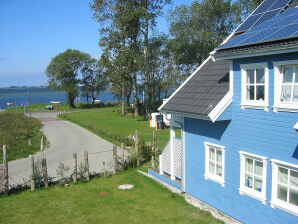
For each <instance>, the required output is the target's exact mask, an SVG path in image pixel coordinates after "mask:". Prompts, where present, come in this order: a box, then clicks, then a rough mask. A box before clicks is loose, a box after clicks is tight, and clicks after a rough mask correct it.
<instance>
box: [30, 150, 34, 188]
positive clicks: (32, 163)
mask: <svg viewBox="0 0 298 224" xmlns="http://www.w3.org/2000/svg"><path fill="white" fill-rule="evenodd" d="M29 170H30V183H31V191H34V190H35V180H34V157H33V156H32V155H30V156H29Z"/></svg>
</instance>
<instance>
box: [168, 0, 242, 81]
mask: <svg viewBox="0 0 298 224" xmlns="http://www.w3.org/2000/svg"><path fill="white" fill-rule="evenodd" d="M237 6H238V5H237V4H236V3H235V2H232V1H231V0H202V1H201V2H199V1H194V2H193V3H192V4H191V5H190V6H186V5H182V6H178V7H176V8H175V9H174V10H172V11H170V13H169V15H168V20H169V21H170V34H171V37H172V38H171V40H170V43H171V51H172V54H173V56H174V60H175V63H176V64H177V65H178V66H179V67H180V69H181V72H182V73H183V74H186V75H189V74H190V72H191V71H192V70H193V69H194V68H196V67H197V66H198V65H199V64H201V63H202V61H203V60H204V59H205V58H207V57H208V55H209V52H210V51H212V50H213V49H214V48H215V47H216V46H218V45H219V44H220V43H221V42H222V41H223V39H224V38H225V37H227V36H228V34H229V33H231V31H232V30H233V28H234V27H235V26H236V25H237V24H238V22H239V17H238V14H237V13H238V11H237Z"/></svg>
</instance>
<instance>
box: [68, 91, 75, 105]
mask: <svg viewBox="0 0 298 224" xmlns="http://www.w3.org/2000/svg"><path fill="white" fill-rule="evenodd" d="M74 100H75V97H74V95H73V94H71V93H68V103H69V106H70V107H71V108H76V106H75V104H74Z"/></svg>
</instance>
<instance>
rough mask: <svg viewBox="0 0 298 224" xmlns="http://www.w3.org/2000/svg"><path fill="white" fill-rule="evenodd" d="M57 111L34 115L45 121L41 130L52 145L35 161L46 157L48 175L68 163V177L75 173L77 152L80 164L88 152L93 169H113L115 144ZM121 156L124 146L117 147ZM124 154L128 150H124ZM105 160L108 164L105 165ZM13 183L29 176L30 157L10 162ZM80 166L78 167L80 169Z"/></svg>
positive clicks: (55, 173)
mask: <svg viewBox="0 0 298 224" xmlns="http://www.w3.org/2000/svg"><path fill="white" fill-rule="evenodd" d="M56 115H57V113H56V112H36V113H32V117H35V118H37V119H39V120H40V121H41V122H42V124H43V127H42V131H43V133H44V134H45V135H46V137H47V140H48V141H49V142H50V146H49V147H48V148H47V149H45V150H44V152H41V151H39V152H38V153H36V154H35V155H34V160H35V162H36V161H38V160H40V159H41V158H42V157H45V158H46V159H47V167H48V175H49V176H51V177H56V178H57V179H58V178H59V176H58V175H57V171H56V169H57V167H58V166H59V164H60V163H63V164H64V165H65V166H68V167H69V168H70V170H69V171H68V172H67V173H66V175H67V176H69V175H70V174H71V173H72V155H73V153H74V152H76V153H77V156H78V166H79V164H80V163H81V162H83V154H84V151H85V150H87V151H88V153H89V170H90V172H97V173H98V172H102V171H103V170H104V169H107V170H111V169H112V155H113V153H112V148H113V144H112V143H110V142H108V141H106V140H104V139H102V138H100V137H98V136H97V135H95V134H93V133H91V132H89V131H88V130H86V129H84V128H82V127H80V126H78V125H76V124H73V123H71V122H69V121H64V120H59V119H58V118H56ZM117 153H118V155H122V154H123V151H122V149H119V148H118V151H117ZM125 155H127V153H126V152H125ZM103 162H105V166H103ZM8 167H9V177H10V180H9V182H10V185H12V184H14V185H15V184H21V183H24V182H27V181H28V179H29V159H28V158H23V159H18V160H14V161H11V162H9V163H8ZM78 169H79V168H78Z"/></svg>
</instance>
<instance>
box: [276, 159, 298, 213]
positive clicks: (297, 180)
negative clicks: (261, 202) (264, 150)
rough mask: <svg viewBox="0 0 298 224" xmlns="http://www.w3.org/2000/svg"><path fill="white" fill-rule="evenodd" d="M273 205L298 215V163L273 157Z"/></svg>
mask: <svg viewBox="0 0 298 224" xmlns="http://www.w3.org/2000/svg"><path fill="white" fill-rule="evenodd" d="M271 164H272V195H271V201H270V204H271V207H273V208H275V207H277V208H279V209H282V210H284V211H287V212H289V213H291V214H294V215H298V165H295V164H291V163H287V162H283V161H279V160H275V159H272V160H271Z"/></svg>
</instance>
